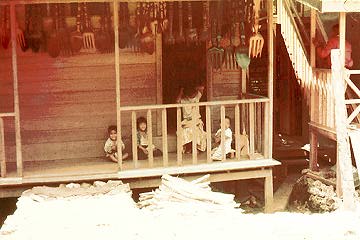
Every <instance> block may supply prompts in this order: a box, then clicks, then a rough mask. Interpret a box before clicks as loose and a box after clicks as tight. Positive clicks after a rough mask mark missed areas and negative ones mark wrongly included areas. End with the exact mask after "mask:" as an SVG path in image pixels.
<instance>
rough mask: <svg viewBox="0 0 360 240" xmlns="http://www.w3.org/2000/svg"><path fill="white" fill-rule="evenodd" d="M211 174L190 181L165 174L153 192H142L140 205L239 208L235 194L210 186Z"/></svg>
mask: <svg viewBox="0 0 360 240" xmlns="http://www.w3.org/2000/svg"><path fill="white" fill-rule="evenodd" d="M209 177H210V175H205V176H203V177H201V178H198V179H196V180H193V181H191V182H188V181H186V180H184V179H181V178H176V177H171V176H169V175H163V176H162V178H161V180H162V181H161V185H160V186H159V188H158V189H156V190H155V191H152V192H147V193H141V194H140V198H139V202H138V206H139V207H140V208H147V209H150V210H154V209H163V208H167V207H179V205H181V206H180V207H181V208H182V209H184V208H186V207H187V206H188V207H191V208H192V209H194V210H195V209H196V210H199V209H202V210H206V211H216V210H225V209H234V208H239V206H240V204H238V203H236V202H235V201H234V197H235V196H234V195H233V194H224V193H220V192H213V191H212V190H211V188H210V186H209V184H210V182H209Z"/></svg>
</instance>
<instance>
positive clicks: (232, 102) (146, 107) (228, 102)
mask: <svg viewBox="0 0 360 240" xmlns="http://www.w3.org/2000/svg"><path fill="white" fill-rule="evenodd" d="M269 101H270V99H269V98H267V97H261V98H251V99H238V100H224V101H211V102H199V103H174V104H157V105H143V106H124V107H120V110H121V111H136V110H155V109H163V108H178V107H197V106H199V107H201V106H217V105H235V104H244V103H267V102H269Z"/></svg>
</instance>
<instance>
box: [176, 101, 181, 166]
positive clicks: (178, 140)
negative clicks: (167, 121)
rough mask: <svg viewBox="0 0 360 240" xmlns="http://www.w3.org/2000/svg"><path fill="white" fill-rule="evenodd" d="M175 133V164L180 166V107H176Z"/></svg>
mask: <svg viewBox="0 0 360 240" xmlns="http://www.w3.org/2000/svg"><path fill="white" fill-rule="evenodd" d="M176 129H177V131H176V134H177V165H178V166H181V165H182V150H183V145H182V138H181V135H180V132H181V130H182V129H181V108H180V107H178V108H177V109H176Z"/></svg>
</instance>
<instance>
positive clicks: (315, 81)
mask: <svg viewBox="0 0 360 240" xmlns="http://www.w3.org/2000/svg"><path fill="white" fill-rule="evenodd" d="M291 9H292V8H291V6H290V1H289V0H281V1H278V18H279V20H280V23H281V34H282V36H283V38H284V41H285V45H286V48H287V51H288V53H289V57H290V60H291V62H292V65H293V68H294V71H295V75H296V77H297V78H298V79H299V80H300V83H301V87H302V92H303V96H304V99H305V101H306V104H307V105H310V121H311V122H312V123H314V124H317V125H321V126H326V127H328V128H334V127H335V121H334V96H333V93H332V85H331V71H330V70H328V69H313V68H312V67H311V65H310V62H309V56H308V54H307V52H306V50H305V49H306V48H305V44H304V42H303V40H302V38H301V35H300V31H299V29H298V26H297V24H296V22H295V19H294V16H293V14H292V10H291Z"/></svg>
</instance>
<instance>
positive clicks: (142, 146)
mask: <svg viewBox="0 0 360 240" xmlns="http://www.w3.org/2000/svg"><path fill="white" fill-rule="evenodd" d="M136 135H137V146H138V148H137V152H138V159H139V160H144V159H147V158H148V155H149V151H150V150H152V151H153V156H154V157H158V156H161V155H162V152H161V151H160V150H159V149H157V148H156V147H155V145H154V144H153V145H152V146H151V147H150V146H149V139H148V134H147V121H146V119H145V118H144V117H139V118H138V119H137V134H136Z"/></svg>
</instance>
